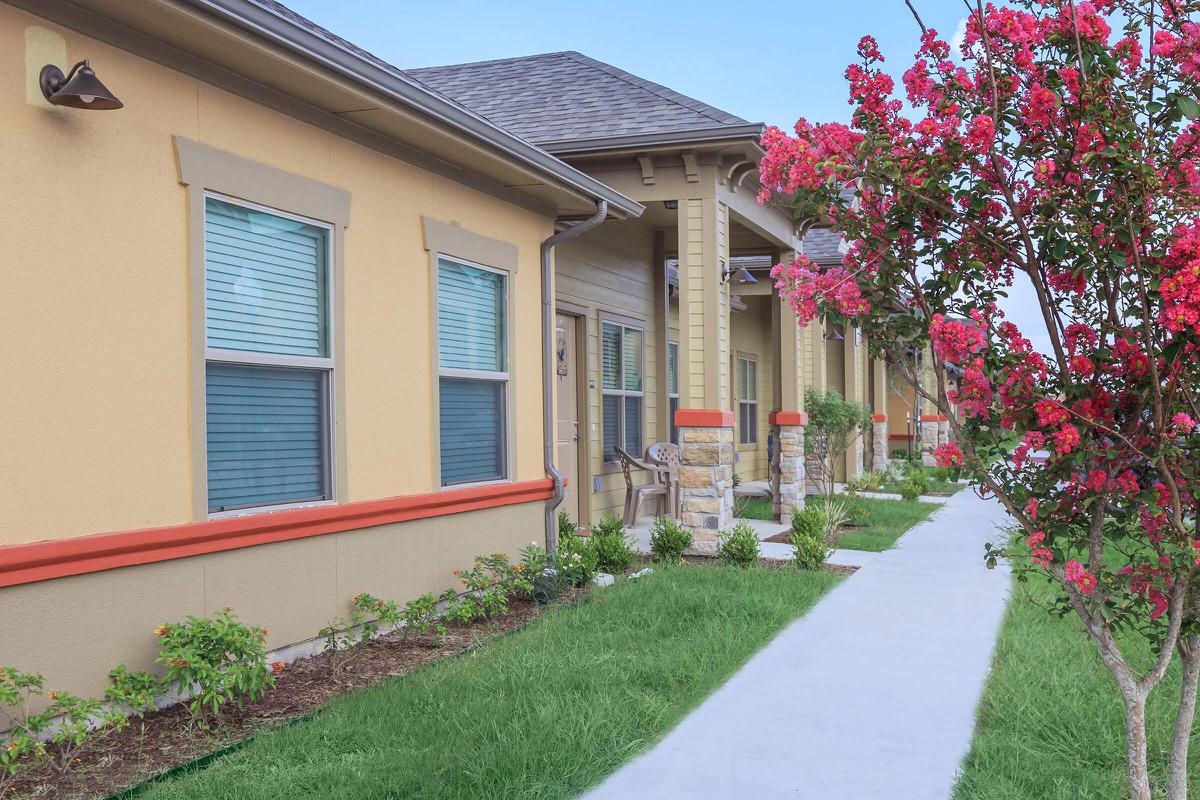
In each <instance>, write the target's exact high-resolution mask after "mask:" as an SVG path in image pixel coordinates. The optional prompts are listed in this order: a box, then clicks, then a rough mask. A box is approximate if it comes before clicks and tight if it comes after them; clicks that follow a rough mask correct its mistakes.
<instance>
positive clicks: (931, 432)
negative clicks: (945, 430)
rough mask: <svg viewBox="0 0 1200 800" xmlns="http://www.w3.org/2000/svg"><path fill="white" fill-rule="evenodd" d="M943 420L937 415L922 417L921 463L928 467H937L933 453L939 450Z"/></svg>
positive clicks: (924, 415) (923, 415)
mask: <svg viewBox="0 0 1200 800" xmlns="http://www.w3.org/2000/svg"><path fill="white" fill-rule="evenodd" d="M941 421H942V418H941V417H939V416H937V415H936V414H922V415H921V463H922V464H924V465H925V466H927V467H933V466H937V463H936V462H935V461H934V458H933V451H934V449H935V448H937V446H938V444H939V442H938V428H939V424H938V423H940V422H941Z"/></svg>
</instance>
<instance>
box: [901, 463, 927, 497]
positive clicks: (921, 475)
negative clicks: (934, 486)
mask: <svg viewBox="0 0 1200 800" xmlns="http://www.w3.org/2000/svg"><path fill="white" fill-rule="evenodd" d="M906 480H907V481H908V482H909V483H911V484H913V485H914V486H916V487H917V488H918V489H920V490H921V494H925V493H926V492H928V491H929V474H928V473H926V472H925V470H924V468H922V467H913V468H912V469H910V470H909V471H908V477H907V478H906Z"/></svg>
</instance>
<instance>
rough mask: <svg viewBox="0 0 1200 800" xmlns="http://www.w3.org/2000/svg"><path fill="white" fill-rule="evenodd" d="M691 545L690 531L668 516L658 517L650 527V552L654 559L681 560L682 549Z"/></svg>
mask: <svg viewBox="0 0 1200 800" xmlns="http://www.w3.org/2000/svg"><path fill="white" fill-rule="evenodd" d="M691 546H692V532H691V531H690V530H688V529H687V528H685V527H684V526H683V525H681V524H680V523H678V522H676V521H675V520H673V519H670V518H668V517H659V518H658V519H656V520H654V524H653V525H652V526H651V527H650V554H651V555H653V556H654V559H655V560H656V561H669V562H677V561H681V560H683V551H684V550H687V549H688V548H689V547H691Z"/></svg>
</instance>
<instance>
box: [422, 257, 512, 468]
mask: <svg viewBox="0 0 1200 800" xmlns="http://www.w3.org/2000/svg"><path fill="white" fill-rule="evenodd" d="M443 261H449V262H451V263H453V264H459V265H461V266H464V267H471V268H473V269H478V270H482V271H483V272H491V273H493V274H495V275H499V276H500V277H501V278H503V279H504V283H503V286H504V296H503V297H502V298H501V300H500V307H501V308H503V309H504V367H505V369H504V370H503V371H492V370H476V369H460V368H457V367H443V366H442V357H441V335H442V332H441V328H440V327H439V326H440V320H439V310H440V308H441V302H442V299H441V294H440V293H439V292H438V280H439V276H440V271H441V268H442V267H441V263H442V262H443ZM433 264H434V273H433V299H434V302H433V358H434V363H435V364H436V366H437V383H436V385H435V389H434V391H435V398H434V401H435V402H434V419H435V421H436V424H438V425H440V423H441V413H442V412H441V407H442V406H441V404H442V397H441V388H440V387H441V383H442V378H459V379H463V380H477V381H487V382H491V383H502V384H503V385H504V388H503V391H501V393H500V416H501V417H502V418H503V419H501V421H500V422H501V424H500V458H501V461H502V464H501V470H500V472H501V476H500V477H498V478H489V479H487V480H480V481H463V482H461V483H442V439H441V435H440V427H439V428H438V429H437V431H435V435H434V442H435V445H434V447H435V452H434V457H435V459H436V461H437V473H436V475H435V478H436V480H437V485H438V488H439V489H440V490H442V491H446V490H450V489H468V488H470V487H472V486H492V485H495V484H500V483H511V482H512V460H513V457H512V456H513V454H512V451H511V449H510V446H509V445H510V443H511V442H512V414H511V413H509V410H510V409H511V408H512V380H511V375H512V306H511V305H510V303H511V289H510V284H511V283H512V273H511V272H509V271H508V270H504V269H497V268H496V267H489V266H488V265H487V264H479V263H476V262H474V261H469V260H467V259H465V258H459V257H458V256H452V255H449V254H448V253H442V252H435V253H433Z"/></svg>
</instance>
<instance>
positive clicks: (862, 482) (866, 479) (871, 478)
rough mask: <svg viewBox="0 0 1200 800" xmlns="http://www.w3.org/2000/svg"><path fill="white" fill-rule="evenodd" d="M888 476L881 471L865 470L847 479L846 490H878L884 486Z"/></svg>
mask: <svg viewBox="0 0 1200 800" xmlns="http://www.w3.org/2000/svg"><path fill="white" fill-rule="evenodd" d="M886 480H887V476H886V475H885V474H884V473H883V472H880V471H877V470H871V471H870V472H864V473H862V474H861V475H855V476H853V477H851V478H848V479H847V480H846V492H847V493H848V494H856V493H858V492H878V491H879V490H880V489H881V488H883V484H884V482H885V481H886Z"/></svg>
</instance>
